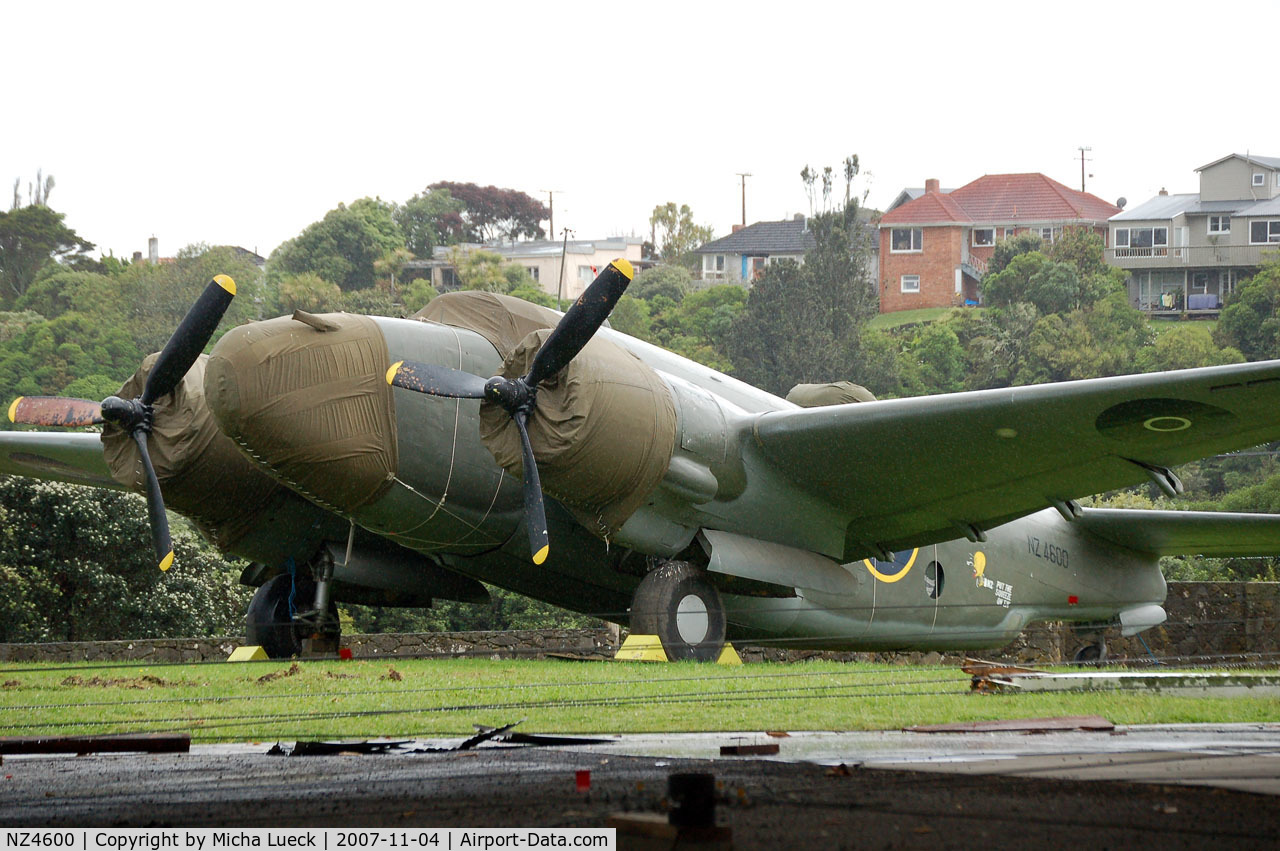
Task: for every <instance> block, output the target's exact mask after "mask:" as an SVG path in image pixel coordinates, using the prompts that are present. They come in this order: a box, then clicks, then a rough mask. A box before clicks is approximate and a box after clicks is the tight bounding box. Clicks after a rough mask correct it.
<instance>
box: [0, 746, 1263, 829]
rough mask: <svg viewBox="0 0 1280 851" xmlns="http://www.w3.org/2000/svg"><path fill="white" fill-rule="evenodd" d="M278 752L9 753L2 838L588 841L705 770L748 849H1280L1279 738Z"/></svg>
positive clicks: (661, 803) (0, 801)
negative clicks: (103, 834) (183, 830)
mask: <svg viewBox="0 0 1280 851" xmlns="http://www.w3.org/2000/svg"><path fill="white" fill-rule="evenodd" d="M459 741H460V739H453V740H449V741H443V740H436V741H431V742H418V743H416V744H418V745H428V746H435V747H440V746H449V745H456V744H457V743H458V742H459ZM755 743H777V744H778V745H779V754H778V756H777V757H770V758H764V759H759V758H740V757H720V756H719V748H720V747H721V746H722V745H733V744H755ZM270 745H271V743H265V744H256V745H245V744H237V745H210V746H197V747H194V748H193V750H192V752H191V753H190V754H176V755H175V754H165V755H153V756H141V755H102V756H80V757H66V756H62V757H12V756H6V757H5V758H4V764H3V766H2V767H0V777H2V778H3V779H0V824H4V825H15V826H16V825H22V826H37V825H74V826H100V825H130V826H147V825H175V826H188V827H199V826H231V825H245V826H253V825H263V826H265V825H270V826H289V825H309V826H325V825H327V826H366V825H378V826H399V825H415V824H416V825H432V826H437V827H462V826H548V827H554V826H564V827H590V826H599V825H601V824H603V820H604V819H605V818H606V817H608V816H609V814H611V813H615V812H619V811H627V812H658V813H661V812H663V811H664V808H665V806H666V802H665V799H664V794H665V788H666V778H667V776H668V775H669V774H671V773H674V772H678V771H707V772H711V773H713V774H715V776H716V779H717V782H718V784H719V786H718V789H719V799H720V810H719V812H720V819H721V822H722V823H724V824H726V825H729V826H731V827H732V828H733V831H734V845H735V847H738V848H773V847H784V846H790V847H797V846H804V845H808V846H809V847H814V848H818V847H873V848H874V847H898V848H902V847H908V848H912V847H977V846H979V845H981V846H984V847H988V846H991V845H993V844H998V845H999V847H1001V848H1002V849H1004V848H1033V847H1040V848H1042V847H1045V845H1046V844H1047V843H1053V844H1062V843H1064V842H1065V841H1067V840H1069V841H1071V842H1072V843H1073V844H1079V845H1084V844H1092V845H1094V846H1098V847H1101V846H1109V847H1160V848H1161V849H1170V848H1206V847H1224V848H1226V847H1230V848H1251V847H1276V843H1277V842H1280V807H1277V806H1276V802H1275V800H1274V798H1272V797H1269V796H1271V795H1275V794H1280V724H1267V725H1228V726H1212V727H1206V726H1199V725H1197V726H1158V727H1127V728H1119V729H1118V730H1117V731H1115V733H1114V734H1113V733H1108V732H1101V733H1070V732H1069V733H1051V734H1043V735H1034V734H1033V735H1028V734H1025V733H976V734H975V733H965V734H923V733H901V732H884V733H822V732H813V733H790V734H789V735H787V736H785V737H775V736H769V735H768V734H765V733H742V734H726V733H718V734H691V735H674V734H651V735H628V736H623V737H617V739H616V740H615V741H612V742H609V743H607V744H599V745H592V746H589V747H578V748H526V747H521V748H509V747H500V746H484V747H481V748H478V749H475V750H470V751H462V752H449V753H421V754H398V755H397V754H385V755H366V756H356V755H338V756H319V757H286V756H268V755H267V754H266V751H267V749H268V748H269V747H270ZM583 770H586V771H590V772H591V785H590V789H589V790H588V791H585V792H583V791H579V790H578V788H577V786H576V772H579V771H583ZM1185 784H1194V785H1185ZM1203 784H1207V785H1210V786H1215V787H1219V788H1214V789H1206V788H1204V785H1203ZM1241 790H1244V791H1241ZM1259 793H1263V794H1259ZM623 847H625V846H623Z"/></svg>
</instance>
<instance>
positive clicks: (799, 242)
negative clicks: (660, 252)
mask: <svg viewBox="0 0 1280 851" xmlns="http://www.w3.org/2000/svg"><path fill="white" fill-rule="evenodd" d="M806 224H807V223H806V222H805V220H804V219H786V220H784V221H781V222H756V223H755V224H754V225H749V226H747V227H745V228H742V229H740V230H739V231H738V232H737V233H731V234H729V235H728V236H722V237H720V238H719V239H714V240H712V241H711V242H708V243H706V244H705V245H703V246H702V247H701V248H699V249H698V250H697V251H696V252H694V253H696V254H803V253H804V252H806V251H808V250H809V249H811V248H813V247H814V246H816V245H817V241H816V240H814V238H813V233H811V232H810V231H809V229H808V228H807V227H806Z"/></svg>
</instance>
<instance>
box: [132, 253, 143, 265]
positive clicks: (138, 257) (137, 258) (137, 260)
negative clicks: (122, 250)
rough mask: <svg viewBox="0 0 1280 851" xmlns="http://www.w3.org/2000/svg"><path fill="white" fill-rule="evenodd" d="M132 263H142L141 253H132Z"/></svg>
mask: <svg viewBox="0 0 1280 851" xmlns="http://www.w3.org/2000/svg"><path fill="white" fill-rule="evenodd" d="M133 262H134V263H141V262H142V252H141V251H135V252H133Z"/></svg>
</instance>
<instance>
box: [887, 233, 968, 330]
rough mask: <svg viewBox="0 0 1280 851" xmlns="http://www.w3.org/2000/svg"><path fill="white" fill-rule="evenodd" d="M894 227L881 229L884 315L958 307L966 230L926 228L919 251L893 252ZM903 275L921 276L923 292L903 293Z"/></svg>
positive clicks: (921, 289)
mask: <svg viewBox="0 0 1280 851" xmlns="http://www.w3.org/2000/svg"><path fill="white" fill-rule="evenodd" d="M891 230H892V229H891V228H887V227H886V228H881V230H880V312H881V313H892V312H894V311H897V310H917V309H919V308H924V307H951V306H952V305H955V304H958V302H957V300H956V299H957V296H956V267H957V266H958V265H959V263H960V257H961V249H962V244H963V239H964V229H963V228H961V227H926V228H922V229H921V230H922V231H923V233H922V235H921V236H922V240H921V250H920V251H919V252H904V253H894V252H892V251H890V250H889V245H890V238H891ZM903 275H919V276H920V292H918V293H904V292H903V291H902V276H903Z"/></svg>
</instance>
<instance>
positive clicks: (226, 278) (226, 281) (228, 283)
mask: <svg viewBox="0 0 1280 851" xmlns="http://www.w3.org/2000/svg"><path fill="white" fill-rule="evenodd" d="M213 282H214V283H215V284H217V285H218V286H220V287H222V288H223V289H224V290H226V291H227V292H229V293H231V294H232V295H235V294H236V282H235V281H233V280H231V276H230V275H215V276H214V278H213Z"/></svg>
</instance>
